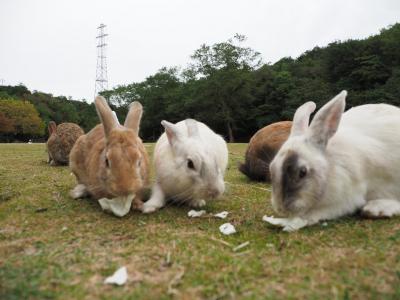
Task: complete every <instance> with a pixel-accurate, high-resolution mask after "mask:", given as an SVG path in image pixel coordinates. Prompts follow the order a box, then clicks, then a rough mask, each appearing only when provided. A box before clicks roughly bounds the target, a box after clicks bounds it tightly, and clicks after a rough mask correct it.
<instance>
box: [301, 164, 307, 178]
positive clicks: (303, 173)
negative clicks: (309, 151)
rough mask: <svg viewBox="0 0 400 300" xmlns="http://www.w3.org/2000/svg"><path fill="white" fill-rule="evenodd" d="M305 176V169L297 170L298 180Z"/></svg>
mask: <svg viewBox="0 0 400 300" xmlns="http://www.w3.org/2000/svg"><path fill="white" fill-rule="evenodd" d="M306 175H307V169H306V167H301V168H300V170H299V178H300V179H302V178H304V177H306Z"/></svg>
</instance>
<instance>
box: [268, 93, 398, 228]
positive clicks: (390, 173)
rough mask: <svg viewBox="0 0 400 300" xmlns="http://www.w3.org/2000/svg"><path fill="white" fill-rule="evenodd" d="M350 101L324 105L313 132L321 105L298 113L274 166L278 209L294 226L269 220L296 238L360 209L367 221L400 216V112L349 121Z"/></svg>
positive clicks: (369, 109) (366, 110)
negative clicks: (347, 107) (314, 226)
mask: <svg viewBox="0 0 400 300" xmlns="http://www.w3.org/2000/svg"><path fill="white" fill-rule="evenodd" d="M346 95H347V92H346V91H343V92H341V93H340V94H339V95H337V96H336V97H335V98H333V99H332V100H331V101H329V102H328V103H327V104H325V105H324V106H323V107H322V108H321V109H320V110H319V111H318V112H317V114H316V115H315V117H314V119H313V121H312V122H311V124H310V126H309V127H308V123H309V117H310V114H311V113H312V112H313V111H314V110H315V103H313V102H307V103H305V104H303V105H302V106H300V107H299V108H298V109H297V111H296V113H295V115H294V119H293V127H292V130H291V134H290V136H289V139H288V140H287V141H286V142H285V143H284V144H283V146H282V148H281V149H280V150H279V152H278V153H277V155H276V157H275V158H274V160H273V161H272V163H271V165H270V171H271V174H272V199H271V200H272V205H273V208H274V210H275V211H276V212H278V213H280V214H283V215H285V216H287V217H289V223H287V222H286V221H285V222H283V221H282V220H283V219H275V220H272V219H269V218H265V219H264V220H266V221H268V222H269V221H271V223H274V224H275V225H279V226H282V227H285V228H284V230H288V231H290V230H293V229H298V228H300V227H304V226H308V225H312V224H315V223H317V222H318V221H320V220H329V219H335V218H338V217H341V216H343V215H347V214H352V213H354V212H356V211H357V210H359V209H361V212H362V214H363V215H366V216H369V217H392V216H394V215H399V214H400V151H399V149H400V109H399V108H397V107H395V106H391V105H387V104H368V105H361V106H357V107H354V108H352V109H350V110H349V111H347V112H346V113H344V114H343V111H344V108H345V98H346ZM339 123H340V126H339ZM299 218H300V219H302V220H303V221H304V222H299ZM290 220H293V221H294V222H293V223H295V224H297V225H295V226H294V227H291V225H290ZM298 224H301V225H298Z"/></svg>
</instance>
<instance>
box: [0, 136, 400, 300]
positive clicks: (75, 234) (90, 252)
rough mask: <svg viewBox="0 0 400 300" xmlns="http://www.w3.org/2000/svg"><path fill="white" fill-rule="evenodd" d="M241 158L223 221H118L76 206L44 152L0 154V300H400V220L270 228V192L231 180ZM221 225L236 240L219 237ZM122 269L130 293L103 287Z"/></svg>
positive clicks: (233, 160) (11, 148)
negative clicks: (228, 225)
mask: <svg viewBox="0 0 400 300" xmlns="http://www.w3.org/2000/svg"><path fill="white" fill-rule="evenodd" d="M147 148H148V149H149V150H152V148H153V145H147ZM245 148H246V145H245V144H232V145H229V151H230V165H229V170H228V172H227V176H226V181H227V182H228V183H227V184H228V190H227V193H226V195H225V196H224V197H223V199H221V200H219V201H215V202H210V203H208V204H207V206H206V208H205V209H206V210H207V211H208V212H212V213H216V212H220V211H222V210H227V211H229V212H230V214H229V216H228V218H227V220H226V221H225V220H220V219H216V218H214V217H210V216H205V217H201V218H197V219H192V218H188V217H187V212H188V211H189V208H188V207H176V206H168V207H167V208H165V209H162V210H161V211H159V212H157V213H154V214H152V215H141V214H140V213H139V212H131V213H129V215H127V216H126V217H124V218H122V219H119V218H116V217H113V216H111V215H109V214H106V213H104V212H102V211H101V209H100V206H99V205H98V204H97V203H96V202H94V201H92V200H89V199H83V200H72V199H71V198H69V196H68V192H69V190H70V189H71V188H72V187H73V186H74V184H75V178H74V176H71V175H70V172H69V170H68V168H67V167H49V166H48V165H47V164H46V162H45V161H46V154H45V148H44V145H43V144H33V145H28V144H0V299H24V298H30V299H54V298H56V299H74V298H78V299H82V298H85V299H172V298H175V299H198V298H199V299H277V298H285V299H299V298H302V299H304V298H307V299H328V298H329V299H378V298H379V299H399V298H400V222H399V218H395V219H392V220H377V221H372V220H363V219H361V218H359V217H348V218H344V219H341V220H338V221H334V222H333V221H332V222H328V226H322V225H316V226H313V227H309V228H305V229H303V230H300V231H298V232H294V233H284V232H282V231H280V230H279V229H277V228H272V227H270V226H268V225H267V224H266V223H264V222H262V220H261V218H262V216H263V215H264V214H273V211H272V208H271V205H270V202H269V196H270V195H269V188H270V187H269V186H268V185H266V184H261V183H252V182H249V181H248V180H247V179H246V178H245V177H244V176H243V175H242V174H240V173H239V172H238V170H237V168H236V164H237V162H238V161H240V160H241V159H242V157H243V153H244V151H245ZM224 222H231V223H233V224H234V225H235V226H236V229H237V230H238V233H237V234H234V235H232V236H223V235H221V234H220V233H219V230H218V227H219V225H221V224H223V223H224ZM246 241H249V242H250V244H249V245H248V246H247V247H245V248H243V249H241V250H239V251H237V252H234V251H233V250H232V249H233V247H235V246H237V245H239V244H241V243H243V242H246ZM167 257H170V262H167ZM123 265H124V266H127V268H128V273H129V276H130V280H129V282H128V283H127V284H126V285H125V286H123V287H115V286H109V285H104V284H103V280H104V278H105V277H107V276H108V275H111V274H112V273H113V272H114V271H115V270H116V269H117V268H118V267H120V266H123Z"/></svg>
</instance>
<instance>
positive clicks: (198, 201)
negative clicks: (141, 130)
mask: <svg viewBox="0 0 400 300" xmlns="http://www.w3.org/2000/svg"><path fill="white" fill-rule="evenodd" d="M161 124H162V126H164V128H165V133H163V134H162V135H161V137H160V138H159V139H158V141H157V144H156V146H155V149H154V166H155V171H156V182H155V184H154V186H153V189H152V195H151V198H150V200H148V201H147V202H146V203H144V205H143V212H144V213H151V212H154V211H156V210H158V209H160V208H161V207H163V206H165V204H166V202H167V200H174V201H177V202H180V203H186V204H189V205H190V206H192V207H196V208H198V207H202V206H204V205H205V204H206V200H208V199H213V198H218V197H219V196H221V195H222V194H223V193H224V191H225V183H224V174H225V170H226V167H227V164H228V148H227V146H226V142H225V141H224V139H223V138H222V137H221V136H219V135H217V134H216V133H215V132H213V131H212V130H211V129H210V128H209V127H208V126H207V125H205V124H204V123H201V122H198V121H196V120H193V119H186V120H184V121H181V122H178V123H176V124H172V123H170V122H167V121H162V122H161Z"/></svg>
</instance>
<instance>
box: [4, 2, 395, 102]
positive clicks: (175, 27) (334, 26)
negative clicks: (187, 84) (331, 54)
mask: <svg viewBox="0 0 400 300" xmlns="http://www.w3.org/2000/svg"><path fill="white" fill-rule="evenodd" d="M396 22H400V0H319V1H318V0H301V1H300V0H298V1H296V0H292V1H288V0H279V1H278V0H276V1H269V0H262V1H261V0H242V1H236V0H199V1H195V0H168V1H167V0H131V1H118V0H114V1H105V0H97V1H83V0H68V1H61V0H24V1H23V0H0V84H1V83H2V82H3V84H7V85H14V84H18V83H23V84H25V85H26V86H27V87H28V88H29V89H31V90H39V91H43V92H48V93H52V94H54V95H65V96H72V97H73V98H74V99H82V98H86V99H88V100H89V101H91V100H92V98H93V94H94V81H95V73H96V55H97V53H96V39H95V37H96V35H97V27H98V25H99V24H100V23H105V24H106V25H107V28H106V31H107V33H108V34H109V38H108V41H107V42H108V48H107V63H108V79H109V87H113V86H116V85H119V84H126V83H131V82H134V81H141V80H143V79H145V78H146V77H147V76H149V75H152V74H154V73H155V72H156V71H157V70H158V69H160V68H161V67H163V66H167V67H171V66H182V67H184V66H186V65H187V63H188V62H189V61H190V55H191V54H192V53H193V52H194V50H196V49H197V48H198V47H199V46H200V45H201V44H203V43H206V44H213V43H216V42H222V41H226V40H227V39H229V38H231V37H232V36H233V35H234V34H235V33H240V34H244V35H246V36H247V38H248V39H247V42H246V46H249V47H251V48H253V49H254V50H257V51H258V52H260V53H261V55H262V58H263V61H264V62H272V63H273V62H276V61H277V60H279V59H280V58H282V57H284V56H292V57H297V56H298V55H300V54H301V53H303V52H304V51H306V50H309V49H312V48H313V47H315V46H317V45H318V46H325V45H327V44H328V43H330V42H332V41H335V40H346V39H349V38H355V39H361V38H365V37H368V36H370V35H371V34H377V33H379V30H380V29H382V28H384V27H387V26H388V25H391V24H394V23H396Z"/></svg>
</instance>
